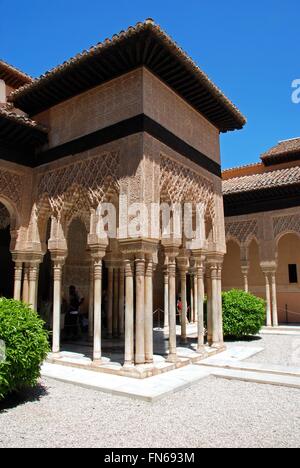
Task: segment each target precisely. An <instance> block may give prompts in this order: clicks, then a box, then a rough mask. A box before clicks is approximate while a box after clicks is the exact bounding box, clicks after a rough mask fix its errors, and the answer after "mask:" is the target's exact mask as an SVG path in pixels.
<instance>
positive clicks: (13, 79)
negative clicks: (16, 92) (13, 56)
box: [0, 60, 33, 87]
mask: <svg viewBox="0 0 300 468" xmlns="http://www.w3.org/2000/svg"><path fill="white" fill-rule="evenodd" d="M0 79H2V80H4V81H5V82H6V83H7V84H8V85H9V86H13V87H15V86H16V87H20V86H23V85H25V84H28V83H31V82H32V81H33V80H32V78H31V76H29V75H27V74H26V73H24V72H22V71H21V70H18V68H16V67H13V66H12V65H10V64H9V63H7V62H5V61H4V60H0Z"/></svg>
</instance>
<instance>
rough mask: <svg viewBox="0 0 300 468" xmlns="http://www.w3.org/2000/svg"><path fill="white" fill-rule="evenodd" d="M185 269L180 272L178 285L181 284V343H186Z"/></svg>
mask: <svg viewBox="0 0 300 468" xmlns="http://www.w3.org/2000/svg"><path fill="white" fill-rule="evenodd" d="M186 274H187V271H186V269H182V270H180V283H181V302H182V313H181V341H182V342H183V343H186V342H187V337H186V327H187V317H186V314H187V298H186Z"/></svg>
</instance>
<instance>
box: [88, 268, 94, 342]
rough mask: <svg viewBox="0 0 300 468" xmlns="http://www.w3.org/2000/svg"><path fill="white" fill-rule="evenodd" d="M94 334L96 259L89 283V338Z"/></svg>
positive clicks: (91, 269)
mask: <svg viewBox="0 0 300 468" xmlns="http://www.w3.org/2000/svg"><path fill="white" fill-rule="evenodd" d="M93 336H94V260H92V263H91V267H90V284H89V330H88V339H89V341H92V339H93Z"/></svg>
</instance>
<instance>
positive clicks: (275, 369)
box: [197, 359, 300, 378]
mask: <svg viewBox="0 0 300 468" xmlns="http://www.w3.org/2000/svg"><path fill="white" fill-rule="evenodd" d="M207 361H208V362H205V361H202V362H199V363H197V365H202V366H204V367H216V368H222V369H230V370H237V371H250V372H257V373H262V374H274V375H282V376H291V377H298V378H300V368H299V367H287V366H279V365H275V364H264V363H260V362H233V361H232V360H221V359H220V360H218V361H209V360H207Z"/></svg>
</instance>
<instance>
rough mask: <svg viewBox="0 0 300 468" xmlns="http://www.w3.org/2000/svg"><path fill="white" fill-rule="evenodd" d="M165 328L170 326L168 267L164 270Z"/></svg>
mask: <svg viewBox="0 0 300 468" xmlns="http://www.w3.org/2000/svg"><path fill="white" fill-rule="evenodd" d="M164 326H165V328H167V327H168V326H169V272H168V267H165V269H164Z"/></svg>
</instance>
